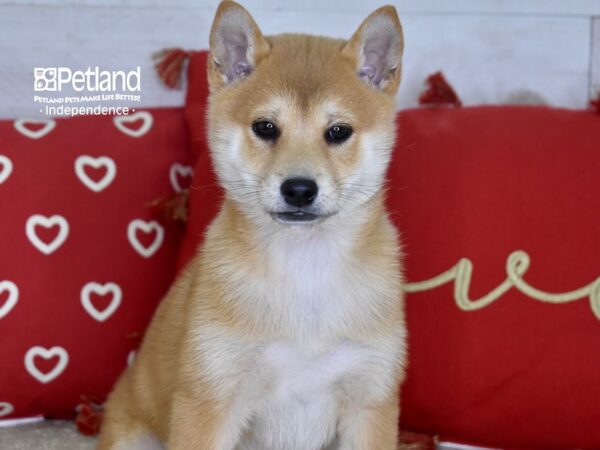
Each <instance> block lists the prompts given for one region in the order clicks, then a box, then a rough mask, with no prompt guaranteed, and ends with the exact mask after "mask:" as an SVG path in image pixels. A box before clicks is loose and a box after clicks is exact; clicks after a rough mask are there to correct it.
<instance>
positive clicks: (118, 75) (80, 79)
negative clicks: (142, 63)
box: [33, 66, 141, 92]
mask: <svg viewBox="0 0 600 450" xmlns="http://www.w3.org/2000/svg"><path fill="white" fill-rule="evenodd" d="M33 75H34V81H33V89H34V90H35V91H36V92H61V91H62V90H63V88H64V87H70V88H72V89H73V90H74V91H76V92H81V91H84V90H85V91H87V92H115V91H125V92H139V91H140V90H141V87H140V80H141V71H140V67H139V66H138V67H137V68H136V69H135V70H130V71H129V72H124V71H122V70H112V71H109V70H100V68H99V67H98V66H96V67H88V68H87V70H85V71H83V70H72V69H70V68H69V67H35V68H34V69H33Z"/></svg>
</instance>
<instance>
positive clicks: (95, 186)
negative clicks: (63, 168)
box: [75, 155, 117, 192]
mask: <svg viewBox="0 0 600 450" xmlns="http://www.w3.org/2000/svg"><path fill="white" fill-rule="evenodd" d="M88 166H89V167H93V168H94V169H99V168H101V167H105V168H106V173H105V174H104V176H103V177H102V179H101V180H98V181H94V180H93V179H91V178H90V177H89V175H88V174H87V173H86V171H85V168H86V167H88ZM75 174H76V175H77V178H79V180H80V181H81V182H82V183H83V184H84V185H85V186H86V187H88V188H89V189H91V190H92V191H94V192H100V191H102V190H104V189H106V188H107V187H108V185H109V184H110V183H112V181H113V180H114V179H115V175H116V174H117V166H116V164H115V162H114V161H113V160H112V159H110V158H109V157H108V156H99V157H98V158H94V157H93V156H88V155H81V156H79V157H78V158H77V159H76V160H75Z"/></svg>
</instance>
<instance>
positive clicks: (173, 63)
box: [152, 48, 192, 89]
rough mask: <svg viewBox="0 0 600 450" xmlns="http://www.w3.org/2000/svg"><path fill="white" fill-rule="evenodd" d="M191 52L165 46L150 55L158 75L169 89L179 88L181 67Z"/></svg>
mask: <svg viewBox="0 0 600 450" xmlns="http://www.w3.org/2000/svg"><path fill="white" fill-rule="evenodd" d="M191 54H192V52H191V51H187V50H183V49H181V48H167V49H164V50H161V51H159V52H156V53H154V54H153V55H152V59H153V60H154V67H155V69H156V73H157V74H158V77H159V78H160V79H161V80H162V81H163V83H164V84H165V85H166V86H167V87H168V88H170V89H179V88H180V87H181V80H182V78H183V77H182V74H183V67H184V65H185V63H186V61H188V60H189V58H190V56H191Z"/></svg>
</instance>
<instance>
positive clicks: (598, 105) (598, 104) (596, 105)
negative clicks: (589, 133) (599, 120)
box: [590, 92, 600, 114]
mask: <svg viewBox="0 0 600 450" xmlns="http://www.w3.org/2000/svg"><path fill="white" fill-rule="evenodd" d="M590 106H591V107H592V108H593V109H595V110H596V112H597V113H598V114H600V92H598V97H596V99H595V100H590Z"/></svg>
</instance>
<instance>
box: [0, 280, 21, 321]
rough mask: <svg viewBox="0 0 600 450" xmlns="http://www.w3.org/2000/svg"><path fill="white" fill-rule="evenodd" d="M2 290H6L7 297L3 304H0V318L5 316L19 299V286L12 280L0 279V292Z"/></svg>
mask: <svg viewBox="0 0 600 450" xmlns="http://www.w3.org/2000/svg"><path fill="white" fill-rule="evenodd" d="M4 291H7V292H8V298H7V299H6V301H5V302H4V304H3V305H2V306H0V319H2V318H4V317H6V316H7V315H8V313H9V312H11V311H12V309H13V308H14V307H15V305H16V304H17V301H18V300H19V288H18V287H17V285H16V284H15V283H13V282H12V281H8V280H4V281H0V294H1V293H2V292H4Z"/></svg>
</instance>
